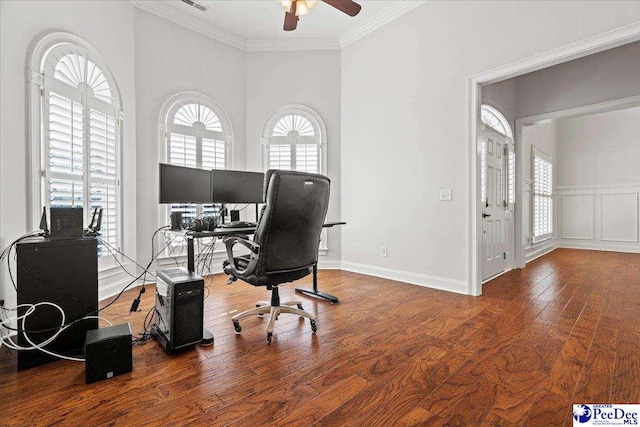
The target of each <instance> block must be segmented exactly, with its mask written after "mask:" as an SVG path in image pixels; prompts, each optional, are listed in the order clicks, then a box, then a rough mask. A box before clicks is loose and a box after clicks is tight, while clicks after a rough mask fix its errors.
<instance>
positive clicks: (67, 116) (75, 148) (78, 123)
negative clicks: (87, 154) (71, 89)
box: [47, 92, 84, 178]
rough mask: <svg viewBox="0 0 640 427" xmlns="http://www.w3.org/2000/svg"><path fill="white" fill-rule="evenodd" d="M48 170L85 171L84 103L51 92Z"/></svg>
mask: <svg viewBox="0 0 640 427" xmlns="http://www.w3.org/2000/svg"><path fill="white" fill-rule="evenodd" d="M48 112H49V141H48V147H47V148H48V151H49V170H50V172H52V173H55V174H61V177H62V176H63V175H67V176H66V177H67V178H69V176H68V175H79V176H82V175H83V174H84V109H83V107H82V104H81V103H79V102H74V101H72V100H71V99H69V98H67V97H65V96H62V95H59V94H57V93H55V92H49V111H48Z"/></svg>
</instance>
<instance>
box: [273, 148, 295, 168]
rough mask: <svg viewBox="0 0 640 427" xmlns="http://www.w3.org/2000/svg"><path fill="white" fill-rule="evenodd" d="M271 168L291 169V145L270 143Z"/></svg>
mask: <svg viewBox="0 0 640 427" xmlns="http://www.w3.org/2000/svg"><path fill="white" fill-rule="evenodd" d="M269 169H291V145H289V144H271V145H269Z"/></svg>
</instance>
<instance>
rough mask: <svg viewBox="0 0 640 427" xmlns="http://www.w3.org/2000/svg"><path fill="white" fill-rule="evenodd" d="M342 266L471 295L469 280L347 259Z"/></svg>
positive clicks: (369, 273) (372, 274)
mask: <svg viewBox="0 0 640 427" xmlns="http://www.w3.org/2000/svg"><path fill="white" fill-rule="evenodd" d="M341 268H342V270H346V271H351V272H353V273H359V274H366V275H369V276H376V277H382V278H384V279H390V280H396V281H398V282H404V283H409V284H412V285H418V286H424V287H427V288H433V289H438V290H441V291H447V292H455V293H457V294H464V295H469V289H468V288H469V287H468V284H467V282H465V281H462V280H453V279H446V278H444V277H435V276H428V275H426V274H421V273H413V272H410V271H402V270H393V269H391V268H384V267H377V266H373V265H366V264H358V263H355V262H347V261H342V262H341Z"/></svg>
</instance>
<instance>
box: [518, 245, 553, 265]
mask: <svg viewBox="0 0 640 427" xmlns="http://www.w3.org/2000/svg"><path fill="white" fill-rule="evenodd" d="M557 248H558V243H557V241H556V240H555V239H554V240H551V241H550V242H549V243H546V242H545V244H543V245H541V246H540V247H539V248H536V249H535V250H533V251H531V252H529V253H527V254H526V255H525V256H524V263H525V264H528V263H530V262H531V261H533V260H535V259H538V258H540V257H541V256H544V255H546V254H548V253H550V252H552V251H554V250H556V249H557Z"/></svg>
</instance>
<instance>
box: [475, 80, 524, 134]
mask: <svg viewBox="0 0 640 427" xmlns="http://www.w3.org/2000/svg"><path fill="white" fill-rule="evenodd" d="M482 103H483V104H489V105H491V106H492V107H494V108H497V109H498V111H500V112H501V113H502V114H503V115H504V116H505V118H506V119H507V120H508V121H509V124H510V125H511V130H512V131H513V132H514V134H515V131H514V129H515V120H516V117H517V114H516V79H515V78H514V79H508V80H503V81H501V82H498V83H493V84H490V85H486V86H483V87H482Z"/></svg>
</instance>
